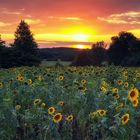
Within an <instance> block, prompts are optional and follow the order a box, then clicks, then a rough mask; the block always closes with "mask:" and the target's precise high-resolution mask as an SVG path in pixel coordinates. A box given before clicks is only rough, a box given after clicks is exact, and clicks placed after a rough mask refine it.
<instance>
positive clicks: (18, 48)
mask: <svg viewBox="0 0 140 140" xmlns="http://www.w3.org/2000/svg"><path fill="white" fill-rule="evenodd" d="M12 46H13V48H14V51H15V56H16V58H17V63H18V65H19V66H33V65H38V64H39V63H40V58H39V55H38V49H37V48H38V45H37V43H36V42H35V39H34V37H33V34H32V32H31V31H30V27H29V25H28V24H27V23H26V22H25V21H24V20H22V21H21V22H20V24H19V26H18V27H17V30H16V32H15V40H14V43H13V44H12Z"/></svg>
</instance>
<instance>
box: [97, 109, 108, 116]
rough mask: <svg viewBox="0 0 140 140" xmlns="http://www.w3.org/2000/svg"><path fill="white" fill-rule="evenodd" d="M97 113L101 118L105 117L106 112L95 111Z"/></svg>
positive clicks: (101, 110)
mask: <svg viewBox="0 0 140 140" xmlns="http://www.w3.org/2000/svg"><path fill="white" fill-rule="evenodd" d="M97 113H98V114H99V116H101V117H103V116H105V115H106V110H103V109H100V110H97Z"/></svg>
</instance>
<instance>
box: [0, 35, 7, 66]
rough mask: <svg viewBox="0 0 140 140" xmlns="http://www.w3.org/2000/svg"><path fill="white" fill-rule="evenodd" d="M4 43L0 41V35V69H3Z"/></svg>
mask: <svg viewBox="0 0 140 140" xmlns="http://www.w3.org/2000/svg"><path fill="white" fill-rule="evenodd" d="M5 49H6V48H5V41H3V40H2V39H1V35H0V67H3V64H4V63H3V62H4V58H5Z"/></svg>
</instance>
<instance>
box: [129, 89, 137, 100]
mask: <svg viewBox="0 0 140 140" xmlns="http://www.w3.org/2000/svg"><path fill="white" fill-rule="evenodd" d="M138 97H139V91H138V89H136V88H135V89H132V90H130V91H129V92H128V98H129V100H130V101H132V100H135V99H137V98H138Z"/></svg>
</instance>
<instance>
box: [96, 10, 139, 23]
mask: <svg viewBox="0 0 140 140" xmlns="http://www.w3.org/2000/svg"><path fill="white" fill-rule="evenodd" d="M97 19H98V20H100V21H105V22H107V23H112V24H131V25H137V24H138V25H139V24H140V12H137V11H129V12H125V13H120V14H111V15H109V16H108V17H98V18H97Z"/></svg>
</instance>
